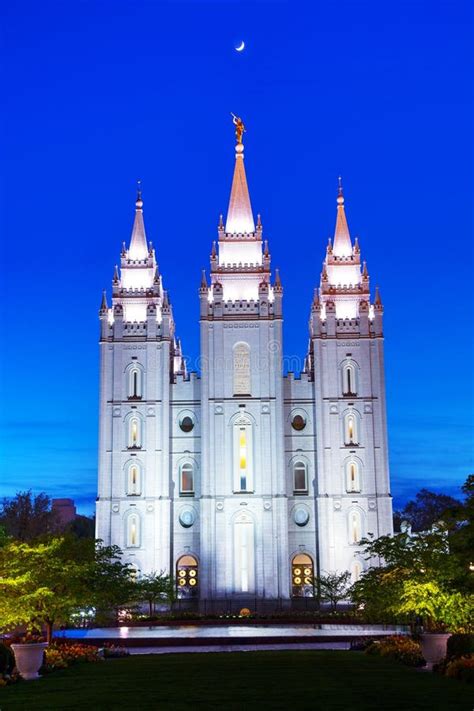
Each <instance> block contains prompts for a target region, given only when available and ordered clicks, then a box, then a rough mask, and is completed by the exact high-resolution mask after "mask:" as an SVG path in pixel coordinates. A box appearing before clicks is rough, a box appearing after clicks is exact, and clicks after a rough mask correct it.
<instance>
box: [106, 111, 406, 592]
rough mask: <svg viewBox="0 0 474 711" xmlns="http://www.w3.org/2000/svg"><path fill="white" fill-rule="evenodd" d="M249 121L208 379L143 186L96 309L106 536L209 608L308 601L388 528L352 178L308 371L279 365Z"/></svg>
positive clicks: (216, 253) (379, 337)
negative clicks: (249, 163) (253, 187)
mask: <svg viewBox="0 0 474 711" xmlns="http://www.w3.org/2000/svg"><path fill="white" fill-rule="evenodd" d="M238 121H240V119H237V120H236V121H235V123H236V126H237V131H236V136H237V142H236V146H235V166H234V175H233V180H232V187H231V193H230V201H229V207H228V211H227V215H226V218H225V220H224V219H223V218H222V217H221V219H220V221H219V225H218V228H217V240H216V241H214V242H212V246H211V254H210V270H209V273H208V274H206V273H205V272H204V273H203V274H202V276H201V281H200V287H199V312H200V362H201V370H200V373H195V372H187V370H186V364H185V360H184V358H183V354H182V348H181V344H180V341H179V339H178V338H177V336H176V332H175V322H174V318H173V309H172V305H171V303H170V300H169V297H168V292H167V290H166V286H165V285H166V281H165V276H166V275H162V274H161V272H160V270H159V268H158V263H157V260H156V255H155V250H154V248H153V245H152V243H151V241H149V240H148V239H147V236H146V232H145V225H144V219H143V200H142V196H141V192H140V191H139V192H138V196H137V201H136V209H135V221H134V224H133V230H132V235H131V240H130V243H129V244H128V246H127V245H126V244H125V243H124V244H123V246H122V251H121V259H120V268H118V267H116V268H115V273H114V276H113V280H112V302H111V305H109V303H108V300H107V297H106V294H105V292H104V295H103V299H102V304H101V307H100V312H99V315H100V323H101V335H100V435H99V480H98V499H97V537H98V538H100V539H102V540H103V541H104V543H105V544H116V545H118V546H119V547H120V548H121V549H122V551H123V557H124V560H125V561H127V562H129V563H130V564H131V565H132V566H133V567H134V568H135V569H136V571H137V572H138V573H139V574H140V573H147V572H151V571H161V570H163V571H167V572H170V573H171V574H172V575H173V577H174V578H175V580H176V585H177V589H178V595H179V597H181V598H190V599H195V600H199V601H201V602H202V601H219V600H228V599H232V600H233V599H242V600H245V599H246V598H253V599H255V598H258V599H264V600H268V601H271V600H277V599H284V600H285V599H286V600H289V599H291V598H299V597H311V596H312V595H313V594H314V587H313V580H314V577H315V576H316V575H317V574H319V573H325V572H329V571H345V570H348V571H350V573H351V575H352V578H353V580H356V579H357V578H358V577H359V576H360V574H361V572H362V570H363V569H364V568H365V567H366V566H367V562H366V561H365V559H364V557H363V555H362V549H361V546H360V541H361V539H362V538H363V537H365V536H374V537H378V536H381V535H385V534H387V533H391V532H392V500H391V495H390V483H389V469H388V447H387V427H386V406H385V381H384V360H383V307H382V302H381V298H380V294H379V293H378V291H377V290H376V292H375V296H374V299H373V301H371V291H370V284H369V274H368V270H367V265H366V263H365V262H362V261H361V253H360V248H359V245H358V242H357V240H355V241H353V240H352V239H351V236H350V232H349V228H348V224H347V219H346V214H345V201H344V195H343V190H342V187H341V185H340V186H339V191H338V196H337V215H336V227H335V233H334V239H333V240H330V241H329V244H328V245H327V247H326V248H325V257H324V261H323V265H322V272H321V275H320V280H319V286H318V287H317V288H316V289H315V291H314V299H313V301H312V303H311V304H308V311H309V347H308V353H307V356H306V359H305V367H304V369H303V372H302V373H300V374H298V375H295V374H293V373H287V374H285V373H284V372H283V353H284V350H283V332H282V326H283V286H282V283H281V280H280V276H279V273H278V270H275V272H272V269H271V255H270V248H269V244H268V242H267V240H266V239H264V232H263V226H262V223H261V220H260V216H259V215H257V219H256V220H255V217H254V213H253V210H252V207H251V201H250V195H249V189H248V185H247V179H246V173H245V167H244V146H243V143H242V132H243V125H242V124H241V123H240V124H239V123H238ZM239 129H240V130H239ZM315 281H316V274H315ZM198 283H199V280H198ZM196 309H197V303H196Z"/></svg>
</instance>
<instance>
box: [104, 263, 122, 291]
mask: <svg viewBox="0 0 474 711" xmlns="http://www.w3.org/2000/svg"><path fill="white" fill-rule="evenodd" d="M113 283H114V284H118V283H119V272H118V265H117V264H116V265H115V269H114V278H113ZM104 293H105V292H104Z"/></svg>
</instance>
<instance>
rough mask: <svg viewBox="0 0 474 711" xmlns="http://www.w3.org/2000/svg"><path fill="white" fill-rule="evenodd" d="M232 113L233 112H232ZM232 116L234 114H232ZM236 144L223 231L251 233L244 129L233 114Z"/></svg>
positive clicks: (252, 226) (251, 220)
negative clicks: (243, 141)
mask: <svg viewBox="0 0 474 711" xmlns="http://www.w3.org/2000/svg"><path fill="white" fill-rule="evenodd" d="M232 115H233V114H232ZM233 116H234V115H233ZM233 120H234V124H235V126H236V137H237V144H236V146H235V168H234V177H233V180H232V188H231V191H230V200H229V209H228V211H227V221H226V226H225V231H226V232H228V233H231V234H232V233H238V234H245V233H253V232H255V223H254V220H253V215H252V207H251V205H250V195H249V189H248V185H247V177H246V175H245V168H244V144H243V143H242V133H243V132H244V131H245V128H244V124H243V122H242V119H240V118H238V117H237V116H234V118H233Z"/></svg>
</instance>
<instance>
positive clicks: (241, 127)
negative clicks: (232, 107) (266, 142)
mask: <svg viewBox="0 0 474 711" xmlns="http://www.w3.org/2000/svg"><path fill="white" fill-rule="evenodd" d="M230 115H231V116H232V121H233V123H234V126H235V138H236V141H237V146H242V148H241V149H240V150H239V151H238V152H239V153H241V152H242V151H243V149H244V147H243V144H242V136H243V135H244V133H245V132H246V129H245V124H244V122H243V121H242V119H241V118H240V116H236V115H235V114H233V113H232V111H231V112H230ZM236 150H237V149H236Z"/></svg>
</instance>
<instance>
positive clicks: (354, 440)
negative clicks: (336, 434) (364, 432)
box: [344, 413, 359, 445]
mask: <svg viewBox="0 0 474 711" xmlns="http://www.w3.org/2000/svg"><path fill="white" fill-rule="evenodd" d="M344 441H345V444H352V445H356V444H359V437H358V432H357V418H356V416H355V415H354V414H353V413H349V414H348V415H346V416H345V418H344Z"/></svg>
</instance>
